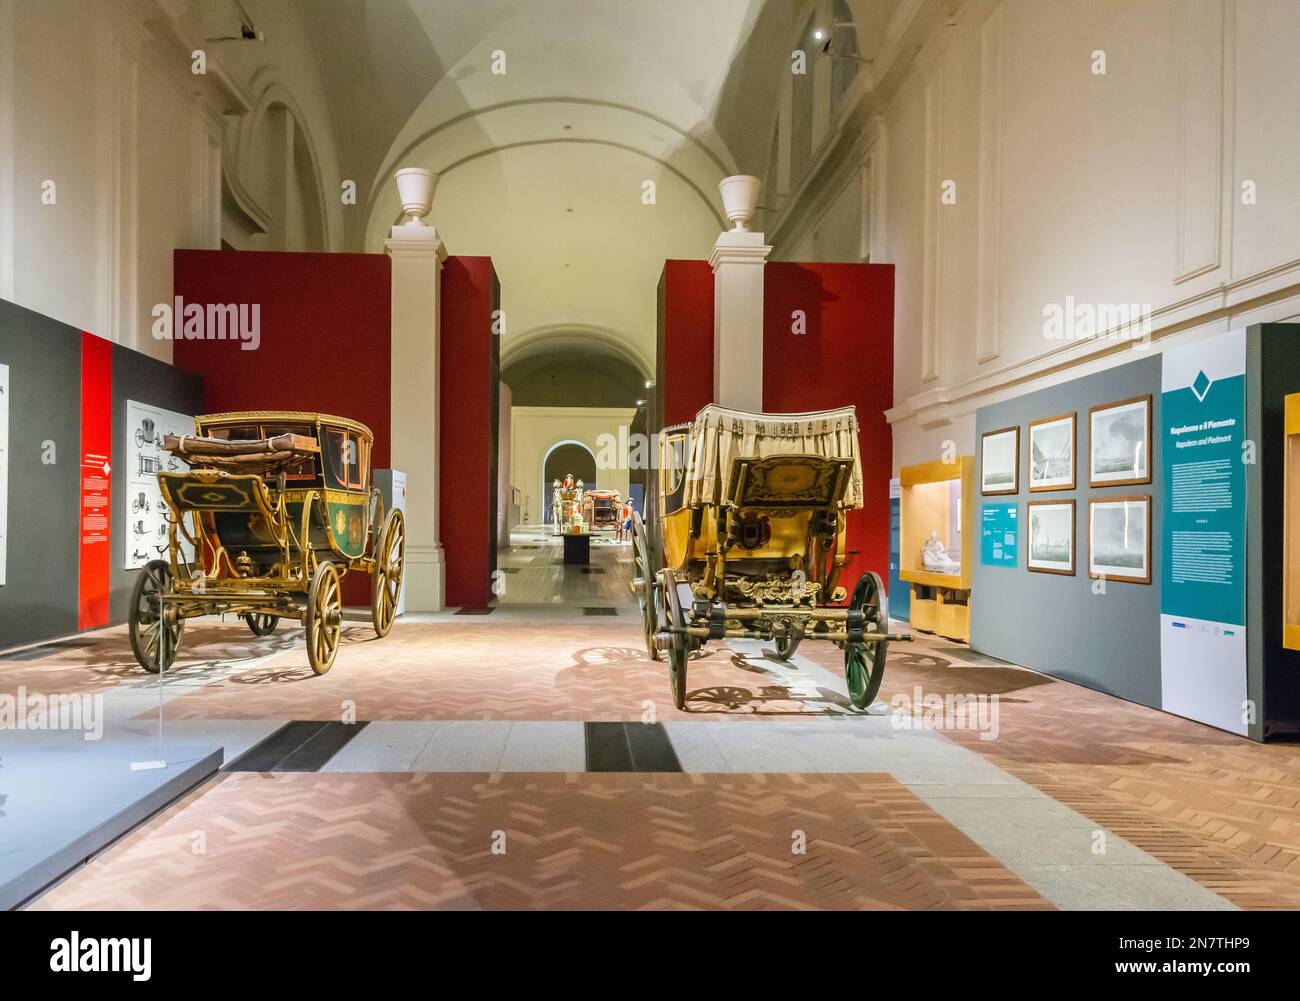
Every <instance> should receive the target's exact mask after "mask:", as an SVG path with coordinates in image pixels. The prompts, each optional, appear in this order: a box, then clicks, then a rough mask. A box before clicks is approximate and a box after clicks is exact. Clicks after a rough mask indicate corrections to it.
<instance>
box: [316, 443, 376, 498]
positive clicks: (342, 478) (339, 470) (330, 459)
mask: <svg viewBox="0 0 1300 1001" xmlns="http://www.w3.org/2000/svg"><path fill="white" fill-rule="evenodd" d="M322 451H323V452H324V453H325V457H326V459H325V465H326V468H327V469H329V473H330V479H332V480H333V481H334V482H335V483H336V484H337V485H338V486H340V487H351V488H354V489H356V488H360V487H362V486H364V485H365V479H364V475H363V473H364V470H365V466H366V463H368V462H369V461H370V456H369V455H368V454H364V453H366V452H367V451H368V449H367V446H366V443H365V442H364V441H362V440H361V439H360V438H359V437H358V436H357V435H356V434H355V433H353V432H350V431H340V430H337V429H335V428H326V429H325V442H324V445H323V447H322Z"/></svg>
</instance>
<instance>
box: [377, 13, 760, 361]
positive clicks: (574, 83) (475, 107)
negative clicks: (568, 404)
mask: <svg viewBox="0 0 1300 1001" xmlns="http://www.w3.org/2000/svg"><path fill="white" fill-rule="evenodd" d="M405 3H406V4H407V6H408V8H409V10H410V11H411V13H412V14H413V16H414V17H415V19H417V20H418V21H419V22H420V24H421V25H422V26H423V28H424V30H425V33H426V35H427V43H428V45H429V48H430V53H431V54H430V58H431V59H432V60H434V61H436V62H437V64H438V65H439V67H440V69H441V73H440V75H439V77H438V79H437V81H436V82H435V84H434V85H433V87H432V88H431V89H430V91H429V93H428V94H427V96H426V97H425V98H424V99H423V100H422V101H420V102H419V104H418V106H417V107H416V108H415V109H414V111H413V112H412V113H411V114H410V115H409V117H408V119H407V120H406V122H405V124H404V125H403V126H402V128H401V129H400V130H399V131H398V133H397V135H396V136H395V137H394V139H393V142H392V143H391V145H390V147H389V149H388V150H387V151H386V152H385V154H384V155H383V156H382V157H380V158H379V159H378V160H377V161H376V162H377V166H378V169H377V173H376V174H375V176H374V181H373V183H372V184H370V185H369V186H368V188H369V191H368V193H367V205H366V208H367V211H366V217H365V218H366V225H365V247H366V249H367V250H371V251H375V250H378V249H380V248H381V247H382V244H383V240H384V239H385V237H387V235H388V229H389V227H390V226H392V225H393V224H394V223H395V222H396V221H397V220H398V219H399V218H400V215H401V210H400V205H399V203H398V199H397V194H396V189H395V186H394V185H393V183H392V181H391V177H392V173H393V172H394V171H395V170H396V169H399V168H401V167H411V166H415V167H425V168H427V169H429V170H432V171H434V172H435V173H436V174H437V175H438V176H439V184H438V189H437V192H436V195H435V197H434V205H433V211H432V212H431V214H430V217H429V221H430V222H432V223H433V224H434V225H436V226H437V227H438V230H439V232H440V234H441V235H442V237H443V239H444V241H445V242H446V245H447V248H448V250H449V251H450V252H451V253H453V254H476V255H477V254H481V255H486V256H490V257H492V259H493V261H494V263H495V265H496V268H497V273H498V275H499V277H500V279H501V296H502V308H503V309H504V310H505V313H506V333H505V335H504V336H503V339H502V351H503V356H504V357H510V356H511V352H512V351H515V350H519V349H517V348H516V347H515V342H516V341H517V340H518V341H519V343H520V344H521V346H523V347H524V349H525V350H535V349H536V346H537V345H538V344H539V343H540V342H542V341H545V340H548V339H552V338H567V339H572V338H575V337H577V338H582V337H592V338H604V339H605V340H604V341H603V342H602V343H610V342H616V343H618V344H620V345H621V346H622V350H623V352H624V354H625V355H626V356H627V357H628V359H629V360H630V361H632V362H633V363H634V364H635V365H636V367H637V369H638V370H639V371H641V372H643V373H644V374H646V376H647V378H649V377H650V372H651V371H652V370H653V364H652V361H651V360H652V359H653V357H654V337H655V321H656V290H657V286H658V279H659V274H660V272H661V271H662V268H663V262H664V261H665V260H666V259H669V258H680V257H687V258H702V257H706V256H707V255H708V253H709V250H710V248H711V247H712V245H713V243H714V241H715V240H716V238H717V235H718V232H719V230H721V229H723V228H725V221H724V216H723V214H722V211H721V199H720V197H719V195H718V189H717V184H718V181H720V180H721V179H722V178H723V177H725V176H727V175H728V174H732V173H737V172H740V167H739V165H738V164H737V162H736V159H735V157H734V156H733V154H732V152H731V149H730V148H729V145H728V143H727V142H726V141H724V139H723V138H722V135H721V134H720V132H719V130H718V128H717V127H716V124H715V119H716V117H717V116H718V113H719V108H720V106H721V105H723V104H724V103H726V102H728V101H731V102H732V103H733V104H734V97H733V96H731V95H730V93H729V91H728V88H729V87H731V88H733V89H734V80H733V79H732V77H733V74H734V71H735V64H736V63H737V61H738V60H739V58H740V55H741V53H742V52H743V51H744V50H745V48H746V46H748V45H749V43H750V37H749V36H750V33H751V32H752V31H753V30H754V26H755V24H756V23H757V22H758V20H759V17H760V14H762V12H763V10H764V8H765V6H766V0H711V2H709V3H700V2H698V0H656V2H654V3H644V2H641V0H608V2H599V3H595V2H592V0H480V2H478V3H475V4H473V5H466V4H464V3H457V2H452V0H405ZM777 68H778V70H779V65H778V67H777ZM772 110H773V109H772V108H771V107H770V106H769V107H765V108H760V117H766V114H765V113H766V112H770V111H772ZM648 191H649V192H650V196H648V195H647V192H648ZM651 196H652V197H651ZM525 332H527V333H526V334H525ZM525 337H526V338H527V344H526V345H525V344H524V341H523V338H525Z"/></svg>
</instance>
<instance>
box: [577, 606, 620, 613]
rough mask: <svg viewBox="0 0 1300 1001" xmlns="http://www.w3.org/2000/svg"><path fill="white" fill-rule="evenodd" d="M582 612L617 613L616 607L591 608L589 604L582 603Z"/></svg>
mask: <svg viewBox="0 0 1300 1001" xmlns="http://www.w3.org/2000/svg"><path fill="white" fill-rule="evenodd" d="M582 614H583V615H617V614H618V609H617V608H593V607H591V606H590V605H584V606H583V607H582Z"/></svg>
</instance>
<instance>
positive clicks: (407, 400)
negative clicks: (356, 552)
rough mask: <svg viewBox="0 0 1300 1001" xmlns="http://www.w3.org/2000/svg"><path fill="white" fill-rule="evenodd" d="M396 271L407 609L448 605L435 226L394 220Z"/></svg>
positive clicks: (442, 250)
mask: <svg viewBox="0 0 1300 1001" xmlns="http://www.w3.org/2000/svg"><path fill="white" fill-rule="evenodd" d="M384 246H385V248H386V249H387V251H388V256H389V257H391V258H392V261H393V279H392V361H391V365H392V442H393V445H392V464H393V468H394V469H400V470H402V471H403V472H405V473H406V575H405V576H406V609H407V611H409V612H437V611H441V610H442V608H443V607H444V605H445V600H444V596H445V594H446V588H445V584H446V567H445V563H444V560H443V551H442V542H441V541H440V540H441V535H440V533H439V522H438V488H439V469H438V461H439V449H438V436H439V432H440V430H441V428H442V422H441V420H440V419H439V413H438V405H439V397H440V394H439V392H438V379H439V375H440V371H441V363H440V343H441V333H440V316H441V304H442V262H443V261H444V260H445V259H446V257H447V249H446V247H444V246H443V243H442V240H440V239H439V238H438V233H437V231H436V230H435V229H434V228H433V227H432V226H426V225H423V224H419V223H416V224H414V225H411V224H408V225H403V226H394V227H393V232H392V237H391V238H390V239H388V240H386V241H385V242H384Z"/></svg>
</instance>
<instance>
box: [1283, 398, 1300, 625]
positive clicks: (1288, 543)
mask: <svg viewBox="0 0 1300 1001" xmlns="http://www.w3.org/2000/svg"><path fill="white" fill-rule="evenodd" d="M1284 433H1285V434H1286V443H1285V449H1284V455H1285V461H1286V489H1285V490H1284V500H1283V504H1285V508H1284V510H1283V512H1282V523H1283V533H1282V535H1283V543H1282V544H1283V555H1282V561H1283V566H1282V645H1283V646H1284V647H1286V648H1287V649H1288V650H1300V393H1292V394H1291V395H1290V396H1288V397H1287V398H1286V411H1285V420H1284Z"/></svg>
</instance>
